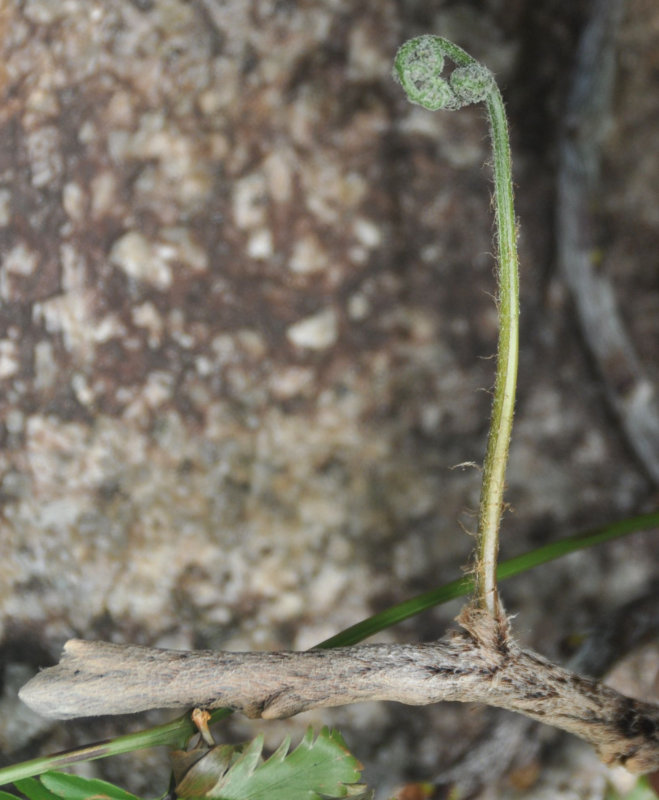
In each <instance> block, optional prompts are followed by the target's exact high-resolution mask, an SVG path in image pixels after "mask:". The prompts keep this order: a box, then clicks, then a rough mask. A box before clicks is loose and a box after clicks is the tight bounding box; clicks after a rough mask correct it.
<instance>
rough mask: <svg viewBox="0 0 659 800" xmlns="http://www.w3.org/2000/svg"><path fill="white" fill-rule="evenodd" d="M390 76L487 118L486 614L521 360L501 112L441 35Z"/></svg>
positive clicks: (492, 603) (413, 96)
mask: <svg viewBox="0 0 659 800" xmlns="http://www.w3.org/2000/svg"><path fill="white" fill-rule="evenodd" d="M446 57H447V58H449V59H451V61H453V62H454V64H456V68H455V69H454V70H453V72H452V73H451V75H450V76H449V78H448V80H447V79H446V78H443V77H442V75H441V74H442V70H443V68H444V60H445V58H446ZM394 76H395V77H396V78H397V79H398V80H399V81H400V83H401V85H402V86H403V89H404V90H405V93H406V94H407V97H408V99H409V100H411V101H412V102H413V103H417V104H419V105H421V106H423V107H424V108H428V109H431V110H437V109H440V108H444V109H447V110H450V111H453V110H456V109H459V108H462V107H463V106H465V105H469V104H471V103H479V102H484V103H485V107H486V108H487V113H488V116H489V121H490V134H491V138H492V150H493V155H494V208H495V219H496V228H497V243H498V251H499V255H498V285H499V296H498V300H497V304H498V310H499V344H498V348H497V371H496V378H495V382H494V399H493V403H492V418H491V421H490V433H489V436H488V441H487V449H486V454H485V462H484V465H483V482H482V487H481V500H480V507H479V515H478V545H477V550H476V567H475V592H476V602H477V603H478V605H479V606H481V607H482V608H485V609H487V610H488V611H489V612H490V614H492V616H495V617H499V616H500V615H501V614H502V613H503V612H502V610H501V607H500V604H499V599H498V594H497V585H496V568H497V555H498V550H499V528H500V525H501V515H502V513H503V507H504V501H503V494H504V487H505V477H506V464H507V462H508V449H509V447H510V435H511V431H512V425H513V415H514V410H515V390H516V384H517V363H518V359H519V353H518V347H519V345H518V339H519V279H518V274H517V237H516V234H515V211H514V207H513V181H512V170H511V164H510V144H509V140H508V124H507V122H506V112H505V109H504V106H503V100H502V98H501V93H500V92H499V89H498V87H497V85H496V82H495V81H494V78H493V76H492V73H491V72H490V71H489V70H488V69H486V68H485V67H483V66H482V65H480V64H479V63H478V62H477V61H475V60H474V59H473V58H472V57H471V56H470V55H468V54H467V53H465V52H464V50H462V49H461V48H459V47H457V45H454V44H453V43H452V42H448V41H446V39H442V38H441V37H439V36H420V37H418V38H416V39H411V40H410V41H409V42H406V43H405V44H404V45H403V46H402V47H401V48H400V50H399V51H398V54H397V55H396V61H395V64H394Z"/></svg>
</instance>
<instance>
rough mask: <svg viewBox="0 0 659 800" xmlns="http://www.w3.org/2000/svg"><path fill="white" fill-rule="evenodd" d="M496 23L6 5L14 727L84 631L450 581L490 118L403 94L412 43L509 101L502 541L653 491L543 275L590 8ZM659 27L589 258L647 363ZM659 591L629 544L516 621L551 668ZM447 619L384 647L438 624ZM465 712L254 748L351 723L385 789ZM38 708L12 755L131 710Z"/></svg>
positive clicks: (139, 629)
mask: <svg viewBox="0 0 659 800" xmlns="http://www.w3.org/2000/svg"><path fill="white" fill-rule="evenodd" d="M505 5H507V4H499V3H496V2H490V3H487V4H485V6H487V8H483V9H481V10H480V11H479V12H477V11H476V10H475V6H473V5H472V4H466V3H458V4H451V3H442V2H431V3H423V4H419V3H415V2H406V3H396V2H393V0H372V1H371V2H364V3H360V4H350V3H344V2H340V0H326V1H325V2H317V1H312V0H308V2H282V1H276V0H270V1H269V0H225V2H221V0H196V2H184V0H153V2H150V1H149V0H146V1H145V2H138V0H134V2H129V0H103V1H102V2H101V1H100V0H25V2H21V3H17V2H11V0H9V1H8V2H6V3H5V4H4V5H3V6H2V11H1V13H0V42H1V46H2V54H3V57H2V59H1V60H0V61H1V63H0V92H1V97H2V100H1V102H0V248H1V250H0V258H1V261H0V302H1V304H2V305H1V307H0V414H1V420H2V426H1V427H0V437H1V438H0V440H1V443H2V449H1V450H0V501H1V502H2V507H1V514H2V517H1V524H2V536H1V539H0V552H1V553H2V558H1V559H0V641H2V643H3V655H4V658H5V659H6V660H7V662H9V663H10V664H11V665H12V666H11V673H10V674H9V673H8V677H7V678H6V680H5V689H6V701H5V702H6V703H8V704H10V705H5V706H4V708H3V714H2V716H3V718H13V715H14V713H19V712H18V711H15V710H14V709H15V706H14V705H11V704H12V703H13V702H14V701H13V700H12V697H13V696H14V695H15V691H14V690H13V689H12V688H11V687H14V689H15V686H17V685H19V684H20V682H21V681H22V680H23V679H24V675H23V672H24V670H25V665H26V664H29V665H30V666H31V667H32V668H35V667H36V666H37V665H38V664H43V663H46V661H47V660H48V659H51V660H52V659H55V658H56V656H57V654H58V651H59V649H60V647H61V644H62V643H63V641H64V640H65V639H66V638H68V637H69V636H71V635H78V636H84V637H87V638H94V637H95V638H110V639H112V640H114V641H133V642H138V643H148V644H154V645H163V646H177V647H181V648H189V647H211V648H215V647H224V648H228V649H247V648H279V647H292V648H305V647H309V646H311V645H313V644H314V643H316V642H318V641H319V640H321V639H323V638H324V637H327V636H329V635H331V634H333V633H335V632H337V631H338V630H340V629H341V628H343V627H345V626H347V625H349V624H351V623H353V622H355V621H357V620H359V619H360V618H362V617H365V616H367V615H368V614H369V613H372V612H373V611H375V610H379V609H381V608H383V607H385V606H386V605H388V604H390V603H392V602H394V601H398V600H402V599H404V598H406V597H408V596H410V595H411V594H413V593H415V592H418V591H421V590H424V589H427V588H430V587H432V586H434V585H436V584H437V583H438V582H441V581H445V580H450V579H453V578H455V577H456V576H458V575H459V574H460V567H461V566H462V565H464V564H465V563H466V561H467V559H468V554H469V552H470V549H471V540H470V539H469V537H467V536H466V535H464V533H463V532H462V530H461V527H460V526H461V525H465V526H466V527H467V528H473V526H474V521H473V517H472V516H471V515H470V513H469V509H473V508H475V507H476V505H477V502H478V491H479V475H478V472H477V471H476V470H473V469H457V470H452V469H451V467H453V466H455V465H456V464H460V463H462V462H467V461H476V462H479V461H480V460H481V458H482V452H483V447H484V440H485V435H486V430H487V414H488V395H487V393H486V392H483V391H479V390H481V389H483V388H484V387H488V386H490V385H491V381H492V362H491V361H489V360H486V359H485V358H484V357H487V356H489V355H491V353H492V352H493V351H494V347H495V337H496V313H495V309H494V307H493V304H492V302H491V298H490V297H489V296H488V293H492V292H494V289H495V287H494V281H493V277H492V270H493V260H492V257H491V255H490V253H491V250H492V245H491V243H490V232H491V221H490V216H489V211H490V209H489V200H488V189H487V179H488V171H487V170H486V169H483V163H484V162H485V161H486V159H487V158H488V148H487V140H486V137H485V128H484V124H483V119H482V113H481V112H480V111H478V110H471V111H469V110H467V111H464V112H462V113H460V114H429V113H427V112H424V111H422V110H421V109H419V108H415V107H412V106H409V105H407V104H406V103H405V101H404V99H403V97H402V96H401V92H400V91H399V89H398V87H397V86H396V85H395V84H394V83H393V82H392V81H391V79H390V67H391V62H392V58H393V55H394V53H395V50H396V48H397V46H398V44H399V43H400V42H401V41H403V40H404V39H405V38H407V37H409V36H411V35H414V34H417V33H420V32H426V31H436V32H439V33H442V34H444V35H447V36H450V37H453V38H455V39H456V40H457V41H458V42H460V43H461V44H462V45H464V46H465V47H466V48H467V49H469V50H470V51H471V52H472V53H473V54H474V55H476V56H477V57H479V58H481V59H482V60H483V61H485V62H486V63H488V65H489V66H491V67H492V68H493V69H494V71H495V72H496V73H497V75H498V77H499V79H500V81H501V84H502V88H503V91H504V94H505V95H506V98H507V100H508V105H509V108H510V110H511V122H512V130H513V134H514V139H515V141H514V148H515V155H516V157H515V164H516V180H517V181H518V183H519V190H518V200H519V208H518V211H519V216H520V222H521V247H522V256H523V274H522V285H523V298H522V308H523V336H524V338H523V349H522V359H521V373H520V394H519V407H518V414H517V425H516V429H515V438H514V445H513V450H512V457H511V465H510V473H509V495H508V496H509V500H510V502H511V505H512V506H513V508H514V513H510V514H509V515H508V516H507V519H506V531H505V537H504V542H503V550H504V554H505V555H507V554H513V553H519V552H522V551H524V550H526V549H530V548H531V547H533V546H536V545H538V544H541V543H544V542H545V541H549V540H551V539H554V538H557V537H559V536H561V535H566V534H568V533H571V532H573V531H575V530H577V529H579V528H581V527H584V526H588V525H593V524H597V523H601V522H603V521H606V520H609V519H612V518H617V517H621V516H624V515H627V514H631V513H634V512H637V511H639V510H645V509H646V508H647V507H648V502H649V496H648V492H649V485H648V483H647V482H646V478H645V476H644V475H643V474H642V472H641V471H640V470H639V468H638V465H637V464H636V463H635V461H634V460H633V459H632V458H631V457H630V456H629V454H628V453H627V450H626V448H625V445H624V442H623V441H622V438H621V435H620V433H619V432H618V430H617V428H616V427H615V424H614V423H613V422H612V420H611V418H610V417H609V415H608V413H607V411H606V409H605V406H604V396H603V392H602V390H601V387H600V386H599V384H598V379H597V377H596V376H595V375H594V374H593V371H592V370H591V368H590V365H589V362H588V359H587V357H586V356H585V354H584V352H583V348H582V343H581V341H580V338H579V335H578V332H577V330H576V328H575V325H574V322H573V319H572V317H573V315H572V311H571V308H570V306H569V303H568V302H567V301H566V298H565V295H564V292H563V290H562V288H561V286H560V283H559V282H558V281H557V279H555V277H554V276H553V274H552V272H551V270H552V231H551V224H552V205H551V204H552V196H553V185H552V182H553V179H554V173H553V159H554V155H555V138H556V132H557V125H558V120H559V118H560V110H561V107H562V106H561V104H562V102H563V99H564V94H565V88H566V86H567V81H568V77H569V68H570V66H571V63H572V60H573V55H574V46H575V42H576V39H577V36H578V31H579V28H580V25H581V23H582V21H583V10H582V5H583V4H577V3H575V4H573V7H572V8H571V10H565V9H562V7H561V6H560V4H559V3H556V2H553V3H551V2H546V3H540V4H537V3H531V2H529V3H523V2H520V3H516V4H512V6H514V8H508V9H506V13H504V10H502V8H503V6H505ZM508 5H510V4H508ZM499 6H501V7H502V8H501V9H500V8H499ZM580 9H581V11H580ZM658 25H659V17H658V16H657V12H656V10H655V9H654V7H653V5H652V4H649V3H644V2H642V0H636V1H635V2H631V3H630V4H629V9H628V19H627V22H626V23H625V28H624V30H623V31H622V33H621V41H622V42H623V43H624V45H625V47H626V48H627V49H626V50H625V51H624V53H623V54H622V55H621V58H620V63H621V69H620V85H621V87H623V89H624V91H622V90H621V92H620V97H619V100H618V103H617V114H618V116H617V117H616V120H615V124H614V126H613V129H612V132H611V135H610V139H609V145H608V150H607V159H608V168H607V174H606V176H605V188H606V190H607V192H608V194H607V195H606V199H605V200H604V201H603V210H602V214H603V217H605V222H606V226H605V227H606V232H605V233H603V235H602V248H603V252H604V253H605V268H607V269H610V270H611V271H612V273H613V274H614V277H615V280H616V284H617V287H618V289H619V297H620V301H621V304H622V306H623V308H625V309H626V316H627V317H628V319H629V320H630V325H631V327H632V330H633V333H634V336H635V340H636V342H637V345H638V347H639V350H640V351H641V352H642V354H643V355H644V357H645V358H646V359H647V361H648V369H650V370H651V369H654V370H655V372H654V376H655V377H656V364H654V365H653V364H652V360H653V358H654V356H656V352H657V337H658V335H659V323H658V322H657V320H659V314H658V313H657V311H658V308H657V302H658V301H657V297H659V292H658V291H657V290H658V289H659V287H658V286H657V270H656V263H655V262H656V258H655V254H656V252H657V249H658V245H659V217H658V216H657V213H656V208H657V207H658V206H657V203H656V202H654V201H655V200H656V191H657V186H658V185H659V180H658V177H659V176H657V164H658V163H659V159H658V158H657V148H656V130H655V125H654V123H653V120H656V114H657V107H658V106H657V103H658V102H659V101H658V99H657V98H659V93H657V91H656V88H657V87H656V82H657V78H656V75H657V70H656V53H657V52H659V51H658V50H657V40H658V38H659V33H658V30H659V28H658ZM631 45H633V46H634V48H635V52H633V53H632V52H631ZM652 89H654V90H652ZM635 98H636V100H635ZM653 209H654V210H653ZM653 574H656V546H655V545H654V543H653V538H652V535H651V534H644V535H638V536H635V537H633V538H630V539H629V540H626V541H624V542H619V543H616V544H612V545H609V546H608V547H605V548H601V549H599V550H597V551H593V552H592V553H589V554H579V555H574V556H572V557H570V558H568V559H566V560H565V561H563V562H561V563H559V564H556V565H553V566H551V567H548V568H546V569H545V570H544V572H543V573H541V574H539V573H535V574H533V575H531V576H528V577H527V578H526V579H524V578H519V579H516V580H515V581H514V582H511V584H510V585H509V586H508V587H507V588H506V589H505V590H504V596H505V599H506V602H507V605H508V607H509V610H510V611H511V612H514V613H517V614H518V622H517V623H516V625H517V630H518V632H519V635H520V637H521V638H522V639H523V640H524V641H525V642H527V643H532V644H533V645H534V646H536V647H537V648H539V649H541V650H542V651H543V652H545V653H546V654H548V655H554V656H558V657H564V656H565V655H566V650H565V647H564V644H563V643H564V642H565V641H567V639H568V638H569V637H570V636H571V635H573V634H575V633H576V634H578V633H579V632H581V631H582V630H583V628H584V627H586V626H587V625H588V624H589V623H590V622H591V621H592V620H594V619H597V618H598V616H599V614H601V612H602V610H603V609H605V608H606V607H607V605H609V604H614V603H615V602H617V601H619V600H626V599H629V598H630V597H631V596H633V594H634V593H635V592H637V591H639V590H640V589H642V588H643V587H644V586H645V585H646V584H647V582H648V581H649V580H650V579H651V578H652V576H653ZM456 610H457V606H452V607H451V608H449V609H440V610H439V611H437V612H430V613H428V614H426V615H425V616H423V617H422V618H420V619H418V620H413V621H410V622H408V623H405V624H404V625H402V626H400V627H399V628H398V629H395V630H392V631H389V632H387V633H386V634H383V636H384V637H385V638H390V639H400V640H406V639H407V640H410V639H419V638H431V637H433V636H435V635H439V634H440V633H441V632H442V631H443V629H444V627H445V625H446V624H447V622H448V620H450V617H451V615H452V614H453V613H454V612H455V611H456ZM21 670H23V672H21ZM12 691H14V695H12ZM10 709H11V713H9V710H10ZM466 711H467V710H466V709H463V708H455V707H451V706H445V707H441V708H430V709H424V710H417V709H399V708H394V707H391V706H382V705H377V706H375V705H374V706H364V707H355V708H348V709H342V710H338V711H334V712H323V713H320V712H319V713H317V714H309V715H305V718H304V719H300V720H295V721H291V722H286V723H269V724H268V726H267V727H266V728H265V730H266V734H267V737H268V743H269V744H272V745H275V744H276V743H277V740H278V738H279V737H280V736H281V734H282V732H283V731H284V730H285V731H287V732H288V731H291V730H294V731H300V730H301V729H302V728H303V727H304V726H305V725H306V724H307V723H308V721H309V719H311V720H312V721H313V722H314V723H317V724H322V723H324V722H329V723H336V724H340V725H341V726H342V729H343V730H344V733H345V735H346V738H347V740H348V742H349V744H350V745H351V746H352V747H353V748H354V749H355V750H356V752H357V754H358V756H359V757H360V758H361V759H362V760H364V761H365V762H366V763H367V765H368V773H369V778H370V779H371V780H372V781H373V782H375V783H379V784H380V785H381V786H383V787H387V786H392V785H395V784H396V783H399V782H401V781H403V780H406V779H425V778H428V777H432V776H433V775H435V774H436V773H437V772H438V771H439V770H440V769H441V768H442V767H443V766H445V765H447V764H448V763H450V762H451V760H452V759H454V758H456V757H457V756H458V755H459V754H460V753H462V752H464V751H465V750H466V749H467V748H468V747H469V744H470V741H471V739H472V738H473V736H474V735H476V734H477V733H478V731H479V730H480V729H481V728H482V726H483V724H484V720H485V719H486V718H487V714H484V713H481V712H477V713H466ZM154 719H155V717H154ZM25 720H26V721H25V722H24V723H22V724H21V725H20V726H15V727H14V728H11V730H10V729H9V728H7V729H6V730H5V731H4V732H3V733H2V736H1V737H0V741H2V743H3V746H4V749H5V751H6V753H7V757H8V758H10V759H12V760H16V758H18V757H19V755H24V754H25V753H26V752H27V751H26V750H25V749H24V748H26V747H27V746H28V745H29V743H30V741H33V740H36V739H37V738H39V737H41V738H40V742H41V748H42V749H51V750H52V749H55V748H56V747H62V746H71V745H72V744H73V743H75V742H82V741H88V740H89V739H90V738H99V737H101V736H106V735H110V734H111V732H113V731H114V732H115V733H116V732H117V731H123V730H126V729H127V727H128V726H129V725H130V726H137V725H138V724H140V725H141V724H143V720H141V721H133V720H131V721H129V722H125V723H121V724H119V723H112V724H110V723H106V722H95V723H84V724H80V725H79V726H74V725H68V726H66V727H65V728H64V729H62V728H60V729H58V730H52V728H51V727H50V726H46V725H45V724H41V723H40V722H39V721H38V720H36V719H33V718H31V717H27V716H26V717H25ZM255 727H256V726H255V725H254V724H252V723H249V724H248V723H246V722H243V721H239V720H234V721H232V723H231V728H232V729H233V733H235V734H236V735H240V736H244V735H248V734H249V733H251V731H253V730H254V729H255ZM152 758H153V757H152V756H142V755H138V756H135V757H134V758H133V760H132V761H131V762H130V765H129V766H128V767H126V768H125V769H123V767H122V766H121V764H119V765H118V766H117V765H116V764H115V763H110V762H107V763H106V762H98V763H97V764H95V765H94V767H93V769H95V770H97V771H98V774H102V775H105V776H108V777H118V776H119V775H121V778H120V779H121V780H122V781H123V782H124V784H125V785H130V786H132V787H133V788H136V789H141V790H145V789H144V787H148V788H149V790H150V793H151V794H153V793H154V792H155V791H156V789H155V788H154V778H153V776H154V774H159V780H160V784H159V786H160V788H163V789H164V787H165V785H166V781H167V773H166V770H163V768H162V763H161V762H155V763H154V762H153V761H152V760H151V761H150V760H148V759H152ZM141 759H145V760H141ZM124 763H125V762H124ZM158 763H160V764H161V765H160V766H158ZM566 769H572V765H571V764H570V765H569V766H566ZM126 773H128V774H126ZM598 774H599V773H598ZM140 775H141V776H142V777H140ZM118 779H119V778H118ZM554 796H557V795H554Z"/></svg>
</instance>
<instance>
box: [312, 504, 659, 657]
mask: <svg viewBox="0 0 659 800" xmlns="http://www.w3.org/2000/svg"><path fill="white" fill-rule="evenodd" d="M655 526H659V511H655V512H652V513H650V514H642V515H640V516H638V517H631V518H629V519H624V520H621V521H620V522H614V523H613V524H611V525H605V526H603V527H601V528H596V529H594V530H591V531H587V532H586V533H579V534H577V535H576V536H569V537H568V538H566V539H559V540H558V541H557V542H551V543H550V544H547V545H544V547H539V548H537V549H536V550H532V551H531V552H530V553H524V554H523V555H520V556H515V557H514V558H509V559H508V560H507V561H502V562H501V563H500V564H499V566H498V568H497V578H498V579H499V580H505V579H506V578H512V577H513V575H519V573H520V572H526V570H529V569H532V568H533V567H538V566H540V564H546V563H547V562H548V561H554V560H555V559H557V558H561V556H565V555H568V554H569V553H574V552H576V551H577V550H585V549H586V548H588V547H594V546H595V545H597V544H603V543H604V542H610V541H612V540H613V539H619V538H620V537H621V536H627V535H628V534H630V533H636V532H637V531H641V530H646V529H647V528H653V527H655ZM473 585H474V583H473V578H472V576H471V575H465V576H464V577H462V578H458V580H455V581H451V583H447V584H445V585H444V586H440V587H439V588H437V589H431V590H430V591H428V592H424V593H423V594H419V595H416V597H411V598H410V599H409V600H405V601H403V602H402V603H398V605H395V606H391V607H390V608H387V609H385V610H384V611H381V612H380V613H379V614H374V615H373V616H372V617H368V619H365V620H362V621H361V622H358V623H356V624H355V625H351V626H350V627H349V628H346V629H345V630H344V631H341V633H337V634H336V636H332V637H331V638H329V639H326V640H325V641H324V642H321V643H320V644H319V645H316V646H317V647H322V648H329V647H347V646H348V645H352V644H357V643H358V642H361V641H363V640H364V639H367V638H368V637H369V636H373V634H375V633H379V632H380V631H383V630H385V629H386V628H390V627H391V626H392V625H396V624H397V623H398V622H402V621H403V620H405V619H409V618H410V617H413V616H415V615H416V614H420V613H421V612H422V611H426V610H427V609H429V608H433V607H434V606H437V605H440V604H441V603H447V602H448V601H449V600H455V598H456V597H463V596H465V595H467V594H469V593H470V592H471V591H472V589H473Z"/></svg>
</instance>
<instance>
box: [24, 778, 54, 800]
mask: <svg viewBox="0 0 659 800" xmlns="http://www.w3.org/2000/svg"><path fill="white" fill-rule="evenodd" d="M14 786H15V787H16V788H17V789H18V791H19V792H22V793H23V794H24V795H25V796H26V797H28V798H29V800H59V797H58V796H57V795H55V794H53V793H52V792H49V791H48V789H46V787H45V786H44V785H43V784H42V783H41V781H38V780H37V779H36V778H24V779H23V780H22V781H15V782H14Z"/></svg>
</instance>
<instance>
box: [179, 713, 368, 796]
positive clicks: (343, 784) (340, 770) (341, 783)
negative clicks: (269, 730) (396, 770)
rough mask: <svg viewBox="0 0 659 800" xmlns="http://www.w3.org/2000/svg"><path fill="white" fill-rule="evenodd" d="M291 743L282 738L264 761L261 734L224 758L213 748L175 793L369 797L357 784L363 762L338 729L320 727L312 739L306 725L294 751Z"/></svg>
mask: <svg viewBox="0 0 659 800" xmlns="http://www.w3.org/2000/svg"><path fill="white" fill-rule="evenodd" d="M289 747H290V740H289V739H286V740H285V741H284V742H283V743H282V744H281V746H280V747H279V748H278V749H277V751H276V752H275V753H273V754H272V756H270V758H269V759H268V760H267V761H265V762H264V761H263V759H262V757H261V753H262V750H263V737H262V736H259V737H257V738H256V739H254V740H253V741H252V742H250V743H249V744H248V745H247V746H246V748H245V749H244V750H243V751H242V752H240V753H239V754H237V755H236V754H234V757H233V758H230V757H228V755H227V751H226V746H222V747H219V748H212V750H209V752H208V755H207V756H205V757H204V758H203V759H201V760H200V761H198V762H197V763H196V764H195V765H194V766H193V767H191V769H190V770H189V771H188V773H187V774H186V776H185V778H184V779H183V780H182V781H181V782H180V783H179V785H178V786H177V787H176V793H177V796H178V797H180V798H186V799H189V798H200V797H204V798H215V800H334V799H335V798H341V797H352V798H355V800H358V799H359V798H367V797H370V794H369V793H368V792H367V790H366V787H364V786H363V785H361V784H358V783H357V782H358V781H359V778H360V775H361V765H360V764H359V762H358V761H357V760H356V759H355V758H354V757H353V756H352V755H351V754H350V752H349V751H348V749H347V747H346V744H345V742H344V741H343V739H342V738H341V735H340V734H339V733H338V732H336V731H330V730H328V729H327V728H323V730H322V731H321V732H320V734H319V735H318V737H317V738H316V739H315V740H314V734H313V731H312V730H311V729H309V730H308V731H307V733H306V734H305V736H304V739H302V741H301V742H300V744H299V745H298V746H297V747H296V748H295V750H293V752H291V753H289ZM230 749H232V748H230ZM215 751H221V752H219V753H217V754H216V753H215ZM229 762H231V763H230V764H229ZM213 773H214V774H213ZM211 779H212V780H211Z"/></svg>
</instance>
